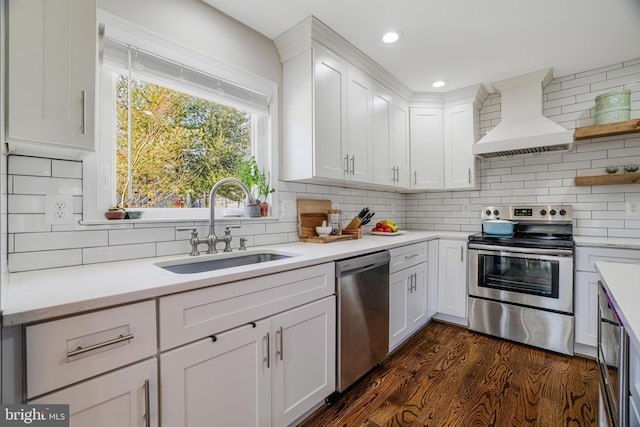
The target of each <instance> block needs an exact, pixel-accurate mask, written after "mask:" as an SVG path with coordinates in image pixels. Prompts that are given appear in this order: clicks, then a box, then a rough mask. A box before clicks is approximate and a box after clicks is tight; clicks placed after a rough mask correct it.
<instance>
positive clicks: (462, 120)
mask: <svg viewBox="0 0 640 427" xmlns="http://www.w3.org/2000/svg"><path fill="white" fill-rule="evenodd" d="M475 129H476V126H475V114H474V107H473V104H472V103H469V104H464V105H458V106H455V107H450V108H445V110H444V133H443V136H444V186H445V188H446V189H461V188H474V187H475V175H476V162H477V160H476V157H475V156H474V155H473V154H472V152H471V149H472V148H473V144H474V143H475V142H476V132H475Z"/></svg>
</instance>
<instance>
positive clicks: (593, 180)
mask: <svg viewBox="0 0 640 427" xmlns="http://www.w3.org/2000/svg"><path fill="white" fill-rule="evenodd" d="M639 182H640V173H624V174H620V175H596V176H576V178H575V184H576V186H580V185H611V184H635V183H639Z"/></svg>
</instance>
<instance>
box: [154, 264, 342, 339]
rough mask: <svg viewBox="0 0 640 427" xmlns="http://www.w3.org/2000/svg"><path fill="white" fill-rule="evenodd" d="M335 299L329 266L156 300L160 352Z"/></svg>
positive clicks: (213, 287)
mask: <svg viewBox="0 0 640 427" xmlns="http://www.w3.org/2000/svg"><path fill="white" fill-rule="evenodd" d="M334 293H335V266H334V263H332V262H331V263H327V264H321V265H316V266H313V267H308V268H302V269H298V270H291V271H286V272H283V273H277V274H272V275H269V276H264V277H255V278H252V279H247V280H242V281H237V282H231V283H227V284H223V285H218V286H212V287H209V288H204V289H200V290H196V291H190V292H184V293H180V294H175V295H170V296H166V297H163V298H160V305H159V310H160V349H161V350H163V351H164V350H167V349H170V348H174V347H177V346H179V345H182V344H185V343H188V342H192V341H196V340H198V339H201V338H203V337H206V336H209V335H213V334H216V333H219V332H222V331H226V330H229V329H232V328H235V327H237V326H240V325H242V324H245V323H249V322H253V321H256V320H259V319H262V318H265V317H268V316H271V315H273V314H276V313H279V312H281V311H283V310H287V309H289V308H291V307H295V306H298V305H302V304H306V303H308V302H311V301H315V300H317V299H320V298H323V297H325V296H328V295H332V294H334Z"/></svg>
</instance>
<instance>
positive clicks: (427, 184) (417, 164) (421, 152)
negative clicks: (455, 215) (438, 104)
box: [409, 108, 444, 190]
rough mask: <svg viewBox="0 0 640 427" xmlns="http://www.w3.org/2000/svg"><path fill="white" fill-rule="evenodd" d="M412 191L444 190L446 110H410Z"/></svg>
mask: <svg viewBox="0 0 640 427" xmlns="http://www.w3.org/2000/svg"><path fill="white" fill-rule="evenodd" d="M409 110H410V113H409V114H410V118H409V123H410V132H411V177H410V178H411V188H412V189H416V190H442V189H443V188H444V171H443V167H444V162H443V160H442V159H443V157H444V151H443V150H444V145H443V138H444V137H443V131H442V117H443V112H442V108H410V109H409Z"/></svg>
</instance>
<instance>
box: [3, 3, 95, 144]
mask: <svg viewBox="0 0 640 427" xmlns="http://www.w3.org/2000/svg"><path fill="white" fill-rule="evenodd" d="M8 15H9V19H8V29H9V36H8V43H9V60H8V67H9V72H8V76H9V85H8V93H9V95H8V102H9V108H8V114H9V120H8V126H7V132H8V133H7V135H8V139H9V142H27V143H35V144H37V145H43V144H44V145H46V146H49V147H58V148H71V149H75V150H80V151H93V143H94V109H95V72H96V44H97V43H96V37H97V30H96V1H95V0H55V1H54V0H30V1H22V0H12V1H10V2H8Z"/></svg>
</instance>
